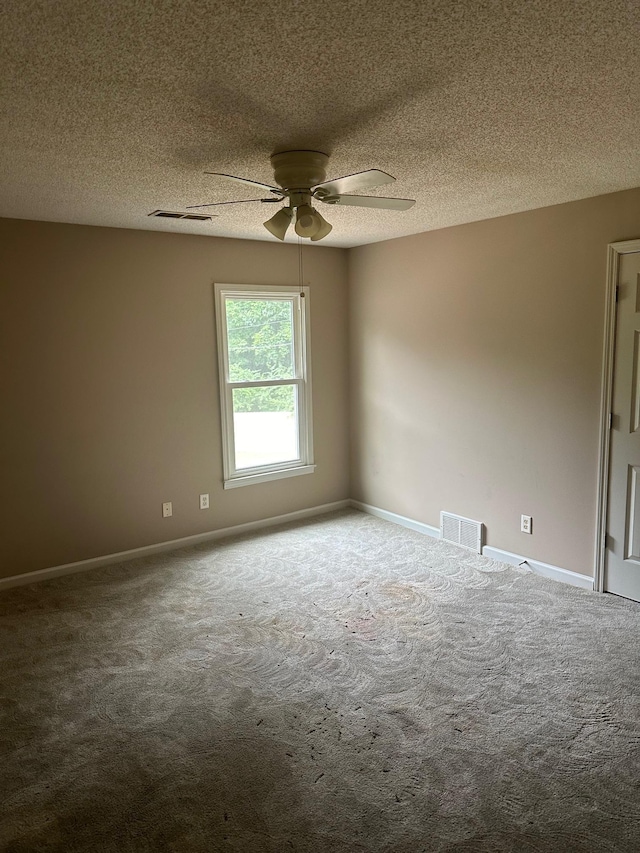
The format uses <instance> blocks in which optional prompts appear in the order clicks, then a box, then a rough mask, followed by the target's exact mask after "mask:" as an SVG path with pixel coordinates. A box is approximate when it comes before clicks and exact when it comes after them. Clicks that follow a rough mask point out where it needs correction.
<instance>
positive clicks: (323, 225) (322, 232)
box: [311, 210, 333, 243]
mask: <svg viewBox="0 0 640 853" xmlns="http://www.w3.org/2000/svg"><path fill="white" fill-rule="evenodd" d="M316 215H317V217H318V219H319V220H320V228H319V230H318V231H316V233H315V234H314V235H313V237H312V238H311V240H312V241H313V242H314V243H315V242H316V241H317V240H322V238H323V237H326V236H327V234H329V233H331V229H332V228H333V225H330V224H329V223H328V222H327V220H326V219H325V218H324V216H322V214H320V213H318V211H317V210H316Z"/></svg>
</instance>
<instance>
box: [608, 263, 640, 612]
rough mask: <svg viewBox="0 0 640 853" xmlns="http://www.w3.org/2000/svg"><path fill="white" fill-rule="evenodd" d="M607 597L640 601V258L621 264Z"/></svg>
mask: <svg viewBox="0 0 640 853" xmlns="http://www.w3.org/2000/svg"><path fill="white" fill-rule="evenodd" d="M612 410H613V419H612V420H613V424H614V427H613V428H612V430H611V458H610V477H609V501H608V514H607V554H606V563H605V580H604V588H605V591H606V592H613V593H615V594H616V595H623V596H625V597H626V598H632V599H634V600H635V601H640V252H636V253H633V254H627V255H623V256H622V257H621V258H620V272H619V276H618V311H617V319H616V349H615V361H614V374H613V405H612Z"/></svg>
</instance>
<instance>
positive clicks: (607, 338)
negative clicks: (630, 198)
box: [593, 239, 640, 592]
mask: <svg viewBox="0 0 640 853" xmlns="http://www.w3.org/2000/svg"><path fill="white" fill-rule="evenodd" d="M634 252H640V239H637V240H623V241H621V242H619V243H609V245H608V247H607V287H606V293H605V308H604V340H603V346H602V385H601V393H600V439H599V456H598V492H597V501H596V544H595V567H594V572H593V588H594V589H595V590H596V591H597V592H604V568H605V559H606V550H607V547H606V546H607V506H608V499H609V462H610V459H609V455H610V445H611V417H612V412H611V403H612V398H613V369H614V353H615V345H616V319H617V316H616V288H617V286H618V275H619V273H620V258H621V257H622V255H630V254H633V253H634Z"/></svg>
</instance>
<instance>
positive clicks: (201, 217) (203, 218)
mask: <svg viewBox="0 0 640 853" xmlns="http://www.w3.org/2000/svg"><path fill="white" fill-rule="evenodd" d="M147 216H159V217H160V218H161V219H194V220H195V221H196V222H208V221H209V220H210V219H212V217H211V216H207V215H206V214H204V213H180V212H179V211H175V210H152V211H151V213H148V214H147Z"/></svg>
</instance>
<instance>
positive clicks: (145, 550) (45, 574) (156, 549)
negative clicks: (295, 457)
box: [0, 500, 351, 590]
mask: <svg viewBox="0 0 640 853" xmlns="http://www.w3.org/2000/svg"><path fill="white" fill-rule="evenodd" d="M348 506H351V501H349V500H343V501H334V502H333V503H328V504H322V505H320V506H312V507H309V508H308V509H299V510H296V511H295V512H287V513H285V514H284V515H273V516H271V518H261V519H259V520H258V521H248V522H247V523H246V524H236V525H235V526H234V527H223V528H221V529H219V530H210V531H208V532H207V533H196V534H195V535H194V536H184V537H182V538H181V539H171V540H170V541H168V542H158V543H157V544H156V545H144V546H143V547H142V548H132V549H131V550H129V551H118V552H117V553H115V554H105V555H104V556H102V557H92V558H91V559H90V560H79V561H78V562H76V563H66V564H65V565H63V566H52V567H51V568H49V569H38V570H37V571H35V572H25V573H24V574H22V575H12V576H11V577H8V578H0V590H3V589H9V588H10V587H14V586H23V585H24V584H29V583H36V582H37V581H43V580H49V579H50V578H57V577H60V576H62V575H72V574H75V573H76V572H85V571H87V570H89V569H97V568H99V567H100V566H108V565H111V564H112V563H124V562H126V561H127V560H135V559H136V558H137V557H149V556H151V555H152V554H160V553H162V552H164V551H174V550H175V549H176V548H185V547H187V546H189V545H198V544H199V543H200V542H211V541H213V540H215V539H226V538H228V537H229V536H238V535H239V534H241V533H249V532H250V531H251V530H260V529H261V528H263V527H273V526H274V525H276V524H286V523H287V522H289V521H300V520H301V519H303V518H312V517H313V516H314V515H324V513H326V512H335V511H336V510H338V509H345V508H346V507H348Z"/></svg>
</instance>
